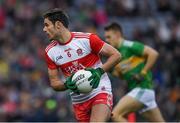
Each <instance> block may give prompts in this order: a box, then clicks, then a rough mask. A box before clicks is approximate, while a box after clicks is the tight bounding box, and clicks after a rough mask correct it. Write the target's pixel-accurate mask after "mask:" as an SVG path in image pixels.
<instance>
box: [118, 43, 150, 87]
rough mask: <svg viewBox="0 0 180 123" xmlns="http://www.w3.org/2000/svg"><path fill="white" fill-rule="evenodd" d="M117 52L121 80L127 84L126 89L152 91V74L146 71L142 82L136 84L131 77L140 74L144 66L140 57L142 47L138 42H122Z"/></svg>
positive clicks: (144, 60) (143, 60) (143, 61)
mask: <svg viewBox="0 0 180 123" xmlns="http://www.w3.org/2000/svg"><path fill="white" fill-rule="evenodd" d="M118 51H119V52H120V53H121V55H122V60H121V62H120V64H119V65H120V69H121V74H122V78H123V79H124V80H126V81H127V82H128V88H129V89H130V90H131V89H133V88H135V87H141V88H147V89H152V87H153V84H152V73H151V71H148V72H147V74H146V75H145V80H144V81H143V82H140V83H138V82H136V81H135V80H133V79H132V75H134V74H138V73H140V72H141V70H142V69H143V67H144V66H145V62H146V59H145V58H144V57H142V54H143V51H144V45H143V44H142V43H139V42H132V41H128V40H124V41H123V42H122V44H121V45H120V46H119V48H118Z"/></svg>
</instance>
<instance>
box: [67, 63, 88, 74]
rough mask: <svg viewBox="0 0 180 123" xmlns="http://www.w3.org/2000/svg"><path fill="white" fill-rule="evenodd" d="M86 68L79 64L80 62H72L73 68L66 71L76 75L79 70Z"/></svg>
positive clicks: (69, 67) (70, 67)
mask: <svg viewBox="0 0 180 123" xmlns="http://www.w3.org/2000/svg"><path fill="white" fill-rule="evenodd" d="M84 68H85V67H84V66H83V65H82V64H81V63H79V62H78V61H74V62H72V65H71V66H68V67H66V68H65V71H66V72H67V73H75V72H77V71H78V70H82V69H84Z"/></svg>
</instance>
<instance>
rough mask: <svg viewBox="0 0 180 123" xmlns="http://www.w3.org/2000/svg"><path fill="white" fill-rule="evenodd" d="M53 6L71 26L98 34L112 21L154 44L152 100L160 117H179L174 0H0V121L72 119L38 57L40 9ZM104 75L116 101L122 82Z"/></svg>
mask: <svg viewBox="0 0 180 123" xmlns="http://www.w3.org/2000/svg"><path fill="white" fill-rule="evenodd" d="M55 7H58V8H62V9H64V10H65V11H66V12H67V13H68V15H69V17H70V30H71V31H83V32H93V33H97V34H98V35H99V36H100V37H101V38H102V39H104V37H103V33H104V31H103V28H104V26H105V25H106V24H108V23H110V22H114V21H115V22H118V23H119V24H121V25H122V27H123V30H124V35H125V37H126V38H127V39H129V40H137V41H140V42H143V43H145V44H147V45H150V46H151V47H153V48H155V49H156V50H157V51H158V52H159V53H160V57H159V59H158V61H157V64H156V65H155V66H154V68H153V74H154V87H155V91H156V94H157V95H156V96H157V102H158V105H159V107H160V109H161V112H162V114H163V116H164V118H165V120H166V121H169V122H170V121H171V122H172V121H180V75H179V74H178V73H180V64H179V63H180V1H179V0H0V121H4V122H8V121H17V122H18V121H20V122H27V121H30V122H33V121H49V122H53V121H75V119H74V115H73V110H72V106H71V100H70V96H69V95H68V92H55V91H54V90H52V88H50V86H49V79H48V75H47V67H46V63H45V60H44V49H45V47H46V46H47V44H48V43H49V41H48V39H47V37H46V35H45V34H44V33H43V31H42V28H43V18H42V14H43V12H45V11H46V10H48V9H50V8H55ZM109 76H110V78H111V80H112V88H113V94H114V104H116V103H117V101H118V100H119V99H120V98H121V97H122V96H123V95H124V94H125V93H126V92H127V85H126V82H124V81H122V80H119V79H117V78H114V77H112V76H111V75H110V74H109ZM137 120H138V121H143V120H144V119H143V118H142V117H140V116H139V115H137Z"/></svg>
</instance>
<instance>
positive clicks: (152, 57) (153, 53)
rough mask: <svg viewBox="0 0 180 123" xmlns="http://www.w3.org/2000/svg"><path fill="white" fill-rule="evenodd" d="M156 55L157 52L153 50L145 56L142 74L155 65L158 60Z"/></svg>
mask: <svg viewBox="0 0 180 123" xmlns="http://www.w3.org/2000/svg"><path fill="white" fill-rule="evenodd" d="M158 55H159V54H158V52H157V51H155V50H153V51H151V53H149V54H148V55H147V60H146V64H145V66H144V69H143V70H142V71H143V72H147V71H148V70H150V69H151V68H152V67H153V65H154V64H155V62H156V60H157V58H158Z"/></svg>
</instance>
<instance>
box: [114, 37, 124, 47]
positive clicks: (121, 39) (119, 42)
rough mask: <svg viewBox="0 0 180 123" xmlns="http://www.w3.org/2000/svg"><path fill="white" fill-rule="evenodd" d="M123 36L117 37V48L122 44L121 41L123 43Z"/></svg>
mask: <svg viewBox="0 0 180 123" xmlns="http://www.w3.org/2000/svg"><path fill="white" fill-rule="evenodd" d="M123 40H124V39H123V38H119V41H118V42H117V45H116V46H117V48H119V47H120V46H121V45H122V43H123Z"/></svg>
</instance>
